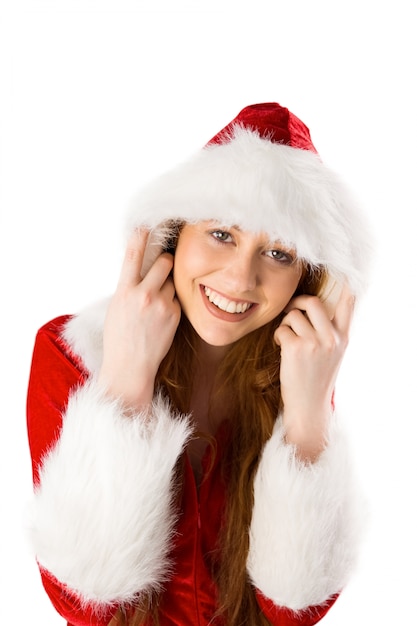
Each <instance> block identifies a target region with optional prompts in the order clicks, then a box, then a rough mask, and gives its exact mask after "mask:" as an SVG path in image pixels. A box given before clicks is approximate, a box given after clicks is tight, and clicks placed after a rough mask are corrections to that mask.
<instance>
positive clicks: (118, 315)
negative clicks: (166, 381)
mask: <svg viewBox="0 0 417 626" xmlns="http://www.w3.org/2000/svg"><path fill="white" fill-rule="evenodd" d="M148 236H149V231H147V230H143V229H142V230H136V231H135V232H134V233H132V235H131V237H130V239H129V241H128V244H127V248H126V253H125V257H124V261H123V264H122V269H121V273H120V278H119V282H118V285H117V288H116V291H115V293H114V295H113V297H112V299H111V301H110V304H109V308H108V311H107V315H106V320H105V323H104V337H103V362H102V366H101V370H100V374H99V383H100V384H101V385H103V386H104V387H105V389H106V393H107V395H109V396H110V397H112V398H119V399H121V400H122V401H123V403H124V404H125V406H126V408H128V409H131V410H134V411H139V410H143V409H146V408H147V407H148V406H149V405H150V403H151V402H152V398H153V394H154V385H155V376H156V373H157V371H158V368H159V365H160V363H161V361H162V359H163V358H164V356H165V355H166V354H167V352H168V350H169V348H170V346H171V344H172V341H173V338H174V335H175V331H176V330H177V327H178V324H179V321H180V316H181V307H180V304H179V302H178V300H177V298H176V297H175V289H174V283H173V280H172V277H171V275H170V272H171V270H172V267H173V257H172V255H171V254H168V253H163V254H161V255H160V256H159V257H158V258H157V259H156V261H155V263H154V264H153V265H152V267H151V268H150V270H149V271H148V273H147V274H146V276H145V277H144V278H142V277H141V270H142V263H143V257H144V253H145V248H146V243H147V240H148Z"/></svg>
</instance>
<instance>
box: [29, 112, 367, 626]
mask: <svg viewBox="0 0 417 626" xmlns="http://www.w3.org/2000/svg"><path fill="white" fill-rule="evenodd" d="M170 219H173V220H178V219H180V220H183V221H185V222H198V221H200V220H207V219H209V220H219V221H220V222H221V224H222V226H226V225H228V224H230V225H238V226H240V227H241V228H242V229H246V230H250V231H255V232H259V231H265V232H267V233H269V234H270V235H271V240H276V239H279V240H280V241H283V242H284V243H286V244H289V245H290V246H293V247H295V248H296V250H297V255H298V256H299V257H300V258H302V259H305V260H307V261H308V262H309V263H311V264H313V265H321V266H324V267H325V268H326V269H327V272H328V274H329V276H330V277H331V278H332V279H333V280H334V283H335V284H336V283H338V284H341V283H343V282H346V281H347V282H348V283H349V285H350V289H351V290H352V292H353V293H354V294H355V295H359V294H360V293H361V291H362V290H363V287H364V282H365V279H364V276H365V270H366V266H367V262H368V237H367V230H366V228H365V227H364V224H363V220H362V217H361V216H360V214H359V213H358V211H357V210H356V208H355V204H354V202H353V201H352V198H351V196H350V195H349V194H348V192H347V191H346V189H345V187H344V186H343V184H342V183H341V182H340V180H339V179H338V177H337V176H336V175H335V174H334V173H333V172H331V171H330V170H329V169H327V167H325V165H324V164H323V163H322V161H321V160H320V158H319V157H318V155H317V153H316V150H315V148H314V146H313V144H312V142H311V139H310V134H309V131H308V129H307V127H306V126H305V125H304V124H303V123H302V122H301V121H300V120H299V119H298V118H296V117H295V116H294V115H293V114H292V113H290V112H289V111H288V110H287V109H285V108H283V107H281V106H279V105H278V104H274V103H268V104H261V105H254V106H250V107H247V108H245V109H244V110H243V111H242V112H241V113H240V114H239V115H238V116H237V118H235V120H233V122H232V123H231V124H229V125H228V126H227V127H226V128H225V129H223V130H222V131H221V132H220V133H219V134H218V135H216V136H215V137H214V138H213V139H212V140H211V141H210V142H209V143H208V144H207V146H206V147H205V148H204V149H202V150H200V151H199V152H198V153H197V154H196V155H195V156H194V157H192V158H191V159H190V160H189V161H187V162H185V163H183V164H181V165H180V166H179V167H177V168H176V169H174V170H172V171H171V172H169V173H167V174H165V175H164V176H162V177H160V178H159V179H158V180H157V181H155V183H152V184H150V185H149V186H148V187H147V188H146V189H144V190H143V191H142V192H141V193H140V194H139V195H138V196H137V198H135V200H134V202H133V206H132V209H131V212H130V217H129V225H128V228H129V229H132V228H135V227H138V226H146V227H147V228H149V229H151V233H152V235H151V239H150V241H149V242H148V247H147V253H146V267H147V268H148V267H149V266H150V265H151V263H152V262H153V260H154V258H155V254H158V253H159V252H158V251H159V247H158V246H157V245H154V244H155V243H158V244H160V243H161V242H162V243H164V238H165V237H166V231H165V229H164V226H163V224H164V223H165V222H166V221H167V220H170ZM145 271H146V268H145ZM106 308H107V301H105V302H101V303H99V304H96V305H94V306H92V307H90V308H88V309H86V310H85V311H83V312H81V313H80V314H78V315H74V316H64V317H61V318H58V319H55V320H53V321H52V322H49V323H48V324H46V325H45V326H44V327H43V328H41V329H40V330H39V332H38V335H37V339H36V344H35V349H34V354H33V363H32V369H31V375H30V382H29V391H28V404H27V406H28V433H29V442H30V450H31V454H32V459H33V474H34V482H35V494H34V501H33V507H32V512H31V539H32V543H33V546H34V551H35V554H36V558H37V561H38V563H39V566H40V571H41V575H42V580H43V584H44V587H45V589H46V591H47V593H48V595H49V597H50V598H51V601H52V603H53V604H54V606H55V608H56V609H57V611H58V612H59V613H60V614H61V615H62V616H63V618H65V619H66V620H67V621H68V623H69V624H71V625H73V626H91V625H95V626H106V625H107V624H108V623H109V621H110V620H111V619H112V616H113V615H114V614H115V611H116V609H117V607H118V606H120V605H121V604H122V603H129V602H133V601H134V600H135V599H137V598H138V596H140V595H141V594H147V593H149V592H151V591H154V590H159V591H160V598H161V606H160V612H159V619H160V625H161V626H198V625H201V626H203V625H204V626H206V625H208V624H218V625H219V624H224V622H223V621H222V619H221V618H216V619H213V617H214V615H215V613H216V608H217V606H216V588H215V583H214V581H213V577H212V574H211V572H212V568H213V567H214V566H215V564H214V563H213V559H214V557H213V555H214V554H215V550H214V548H215V546H216V541H217V538H218V534H219V528H220V519H221V513H222V511H223V509H224V506H225V498H226V488H225V484H224V480H225V478H224V476H223V474H222V473H221V471H220V463H219V460H220V459H221V458H222V451H224V449H225V447H226V446H227V445H228V437H229V435H230V433H229V432H228V429H227V425H225V424H222V425H221V426H220V428H219V430H218V432H217V435H216V439H217V443H218V446H217V452H216V456H215V459H214V463H213V465H212V466H211V467H210V468H208V458H207V455H206V458H204V459H203V467H205V473H206V479H205V480H204V481H203V483H202V485H201V489H200V491H199V492H197V488H196V484H195V480H194V476H193V471H192V468H191V465H190V461H189V459H188V455H187V451H186V446H187V441H188V439H189V437H190V434H191V432H192V427H191V423H190V420H189V418H188V417H187V416H178V415H177V414H176V413H175V411H173V409H172V407H171V406H170V405H169V403H168V401H167V400H166V399H165V398H164V396H163V395H162V394H161V393H156V395H155V397H154V402H153V407H152V419H151V420H147V421H146V422H145V420H144V419H143V418H142V417H141V415H140V414H139V415H135V416H133V417H132V416H129V418H127V417H126V416H125V414H124V409H123V406H122V404H121V403H120V402H118V401H112V400H110V399H109V398H107V397H106V396H105V395H104V393H103V391H102V390H101V388H100V387H99V386H98V384H97V375H98V372H99V369H100V364H101V359H102V336H103V323H104V317H105V313H106ZM181 456H182V458H183V462H184V477H183V481H182V487H181V493H180V497H179V499H180V506H179V507H178V505H177V504H176V505H175V506H174V502H173V500H174V495H173V486H172V485H173V473H174V468H175V466H176V464H177V461H178V459H179V458H180V457H181ZM175 497H176V499H177V500H178V494H176V496H175ZM360 509H361V506H360V501H359V498H358V496H357V491H356V488H355V486H354V481H353V478H352V471H351V467H350V460H349V453H348V451H347V445H346V441H345V438H344V436H343V432H342V429H341V427H340V425H339V424H338V420H337V417H336V416H334V421H333V424H332V427H331V431H330V434H329V438H328V444H327V447H326V449H325V450H324V451H323V452H322V454H321V456H320V457H319V459H318V460H317V461H316V462H315V463H314V464H305V463H302V462H301V461H299V460H298V458H297V457H296V455H295V453H294V447H293V446H291V445H287V444H286V443H285V442H284V438H283V429H282V424H281V421H280V418H279V416H278V417H277V420H276V423H275V427H274V431H273V434H272V436H271V438H270V440H269V441H268V442H267V444H266V445H265V447H264V449H263V450H262V451H261V455H260V461H259V466H258V469H257V474H256V477H255V482H254V508H253V513H252V521H251V526H250V529H249V539H250V547H249V554H248V559H247V572H248V575H249V577H250V580H251V582H252V584H253V586H254V588H255V589H256V596H257V600H258V603H259V607H260V610H261V611H262V612H263V613H264V615H265V616H266V617H267V619H268V620H269V621H270V623H271V624H272V625H273V626H311V625H313V624H316V623H317V622H318V621H319V620H320V619H321V618H322V617H323V615H324V614H325V613H326V612H327V610H328V609H329V607H330V606H331V604H332V603H333V602H334V600H335V599H336V597H337V595H338V594H339V593H340V591H341V590H342V589H343V587H344V586H345V585H346V583H347V581H348V579H349V575H350V573H351V570H352V566H353V564H354V562H355V558H356V553H357V545H358V537H359V534H360V519H361V510H360Z"/></svg>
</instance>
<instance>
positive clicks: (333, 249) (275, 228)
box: [128, 103, 370, 295]
mask: <svg viewBox="0 0 417 626" xmlns="http://www.w3.org/2000/svg"><path fill="white" fill-rule="evenodd" d="M171 220H181V221H185V222H188V223H195V222H198V221H202V220H216V221H218V222H220V224H221V225H222V226H224V227H226V226H232V225H238V226H239V227H240V228H242V229H244V230H250V231H253V232H267V233H268V234H269V235H270V237H271V240H272V241H275V240H279V241H281V242H282V243H283V244H285V245H288V246H291V247H294V248H295V249H296V251H297V255H298V256H299V257H300V258H301V259H303V260H304V261H306V262H308V263H309V264H311V265H312V266H324V267H325V268H326V270H327V272H328V274H329V276H330V278H331V279H333V281H336V282H337V283H340V284H341V283H345V282H347V283H348V284H349V285H350V288H351V291H352V292H353V293H354V294H355V295H360V293H361V292H362V291H363V289H364V286H365V284H366V280H367V269H368V260H369V251H370V238H369V233H368V228H367V226H366V224H365V222H364V219H363V216H362V215H361V213H360V212H359V211H358V209H357V207H356V203H355V201H354V199H353V198H352V195H351V194H350V193H349V191H348V190H347V188H346V187H345V185H344V184H343V183H342V181H341V180H340V178H339V177H338V176H337V175H336V174H335V173H334V172H333V171H331V170H330V169H329V168H328V167H326V166H325V165H324V163H323V162H322V160H321V159H320V157H319V156H318V154H317V150H316V149H315V147H314V145H313V143H312V141H311V137H310V132H309V129H308V128H307V126H306V125H305V124H304V123H303V122H302V121H301V120H300V119H298V118H297V117H296V116H295V115H294V114H293V113H291V112H290V111H289V110H288V109H286V108H285V107H282V106H280V105H279V104H277V103H264V104H254V105H251V106H248V107H245V108H244V109H243V110H242V111H241V112H240V113H239V114H238V115H237V116H236V117H235V118H234V119H233V120H232V121H231V122H230V123H229V124H228V125H227V126H225V128H223V129H222V130H221V131H220V132H219V133H217V134H216V135H215V136H214V137H213V138H212V139H211V140H210V141H209V142H208V143H207V144H206V146H205V147H204V148H202V149H200V150H199V151H198V152H197V153H196V154H195V155H194V156H192V157H191V158H190V159H189V160H188V161H185V162H184V163H182V164H180V165H179V166H177V167H176V168H174V169H173V170H171V171H169V172H167V173H166V174H164V175H162V176H160V177H159V178H158V179H157V180H155V181H154V182H153V183H151V184H149V185H148V186H147V187H146V188H145V189H143V190H142V191H141V192H140V193H139V194H138V195H137V196H136V197H135V198H134V200H133V202H132V206H131V208H130V213H129V218H128V227H129V229H132V228H136V227H143V226H144V227H147V228H150V229H151V230H152V237H151V243H150V246H149V250H148V253H147V265H148V266H149V264H150V263H151V262H152V260H153V258H154V256H155V254H157V253H158V252H159V249H160V248H158V247H157V246H154V247H153V248H152V246H153V244H154V243H158V244H161V245H164V243H165V241H166V239H167V238H168V237H169V235H170V231H169V228H168V229H167V228H166V225H167V224H168V223H169V222H170V221H171ZM152 250H153V252H152Z"/></svg>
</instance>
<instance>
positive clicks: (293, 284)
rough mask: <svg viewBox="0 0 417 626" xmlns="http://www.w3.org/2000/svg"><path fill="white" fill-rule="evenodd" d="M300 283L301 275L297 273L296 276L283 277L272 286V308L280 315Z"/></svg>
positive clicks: (270, 298) (270, 290) (270, 296)
mask: <svg viewBox="0 0 417 626" xmlns="http://www.w3.org/2000/svg"><path fill="white" fill-rule="evenodd" d="M299 281H300V275H299V273H298V272H297V273H296V274H294V275H290V276H286V277H283V278H282V279H281V280H280V281H278V282H277V281H275V284H273V285H272V284H271V286H270V289H269V302H270V304H271V306H272V307H273V308H274V309H275V310H276V311H277V315H278V313H280V312H281V311H282V310H283V309H284V307H285V306H286V305H287V303H288V302H289V301H290V300H291V298H292V296H293V295H294V293H295V291H296V289H297V287H298V283H299Z"/></svg>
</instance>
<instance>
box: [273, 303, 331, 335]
mask: <svg viewBox="0 0 417 626" xmlns="http://www.w3.org/2000/svg"><path fill="white" fill-rule="evenodd" d="M297 310H298V311H300V313H302V314H303V318H304V320H305V321H306V322H307V321H308V323H309V325H310V326H311V327H312V328H314V329H315V330H317V331H319V332H326V331H328V330H329V329H330V317H329V314H328V312H327V309H326V307H325V306H324V304H323V302H322V301H321V300H320V298H319V297H318V296H310V295H302V296H297V297H295V298H293V299H292V300H290V302H289V303H288V305H287V306H286V308H285V312H286V313H287V315H288V314H289V313H291V312H292V311H297ZM292 317H294V318H295V316H294V315H292ZM298 318H299V316H297V319H298ZM290 319H291V318H288V320H286V318H284V321H287V322H288V321H289V320H290ZM291 324H292V322H291Z"/></svg>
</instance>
